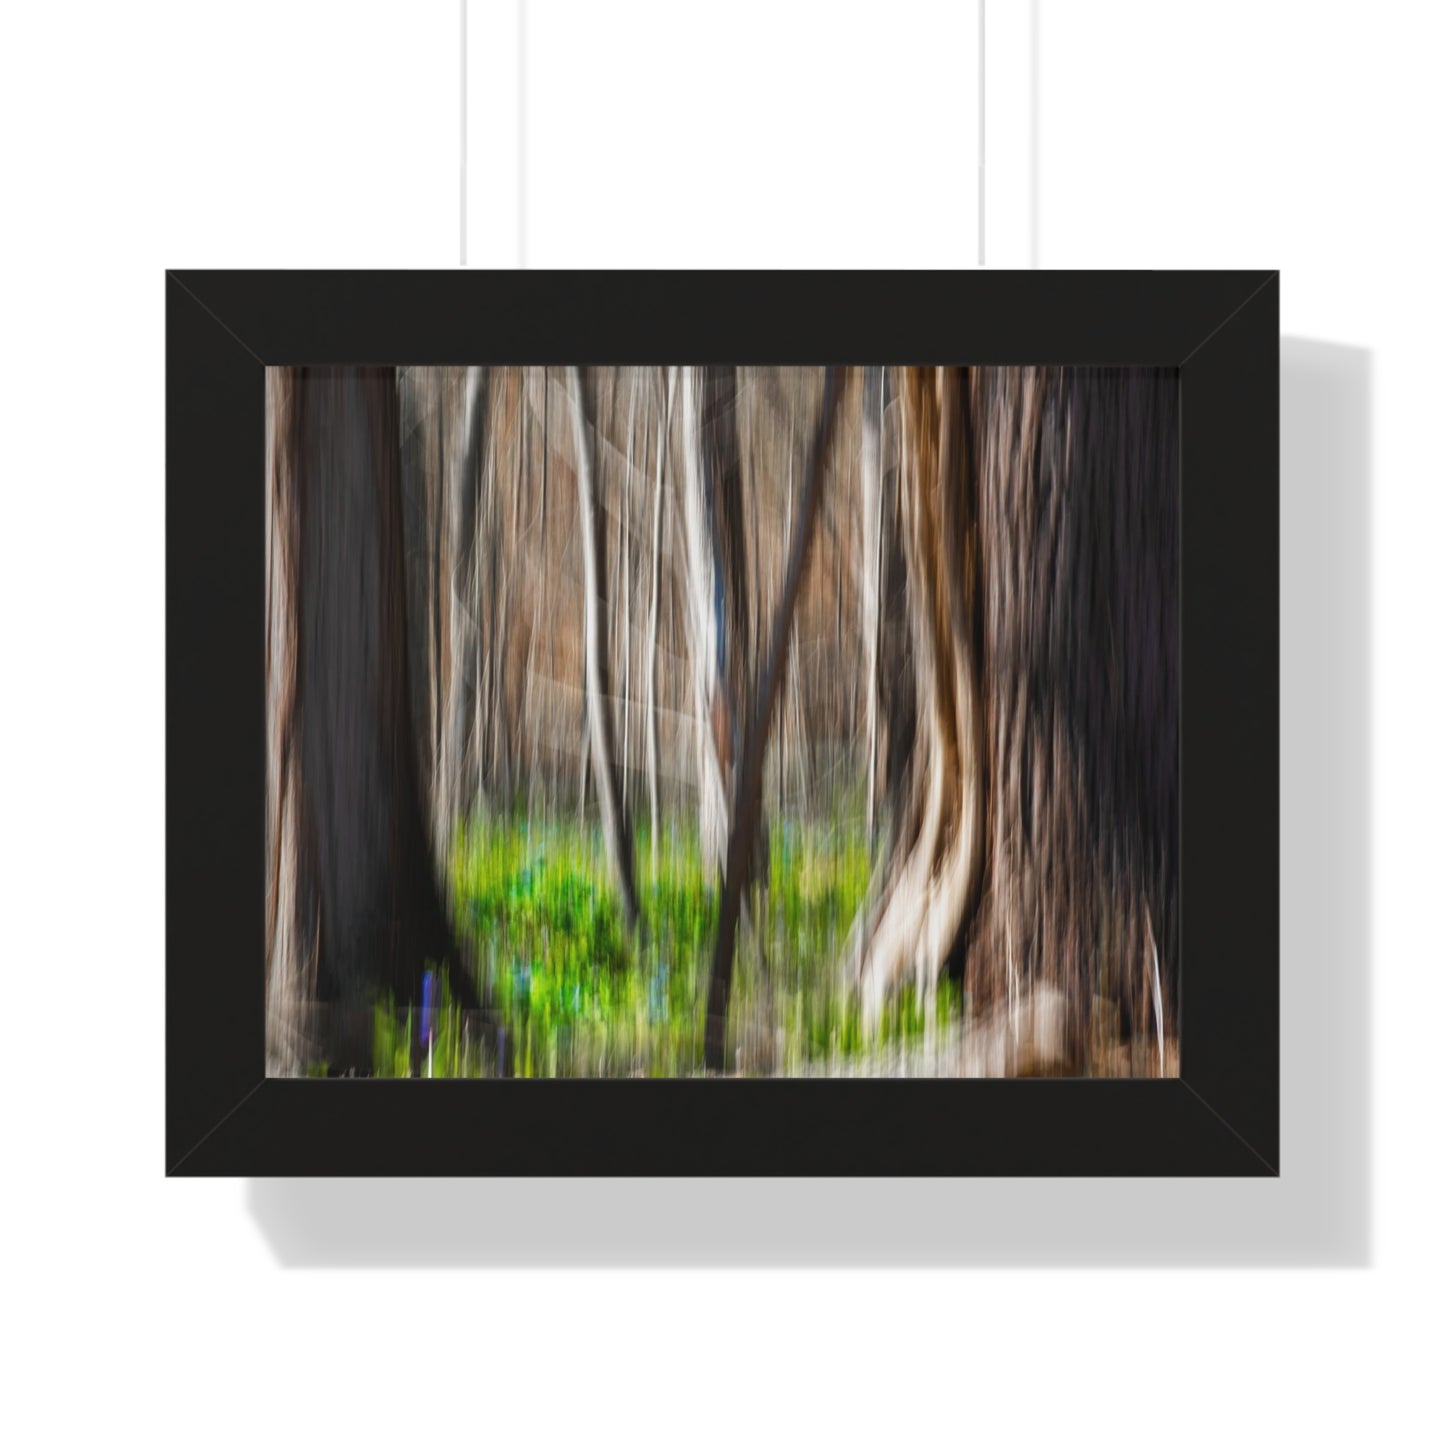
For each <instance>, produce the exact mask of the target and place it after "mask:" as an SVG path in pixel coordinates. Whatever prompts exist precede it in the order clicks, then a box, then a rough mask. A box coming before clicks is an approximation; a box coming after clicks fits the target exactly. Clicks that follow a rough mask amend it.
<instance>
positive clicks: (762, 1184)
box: [248, 339, 1372, 1267]
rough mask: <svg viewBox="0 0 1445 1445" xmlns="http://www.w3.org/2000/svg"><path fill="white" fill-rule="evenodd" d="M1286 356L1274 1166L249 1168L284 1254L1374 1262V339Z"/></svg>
mask: <svg viewBox="0 0 1445 1445" xmlns="http://www.w3.org/2000/svg"><path fill="white" fill-rule="evenodd" d="M1280 372H1281V375H1280V404H1281V418H1280V420H1281V432H1280V439H1281V478H1280V491H1281V496H1280V507H1281V534H1282V543H1281V559H1280V561H1281V603H1280V613H1281V617H1280V622H1281V629H1282V635H1281V652H1282V663H1281V673H1282V676H1281V731H1282V739H1281V742H1282V746H1281V765H1280V789H1281V799H1280V802H1281V817H1282V824H1281V828H1282V836H1281V840H1280V847H1281V872H1280V887H1281V900H1280V902H1281V940H1280V943H1281V949H1282V955H1281V994H1282V997H1281V1003H1282V1017H1283V1033H1282V1040H1281V1043H1282V1066H1283V1072H1284V1077H1283V1081H1282V1084H1283V1087H1282V1102H1281V1109H1282V1120H1281V1127H1282V1141H1283V1142H1282V1168H1281V1176H1280V1178H1278V1179H1253V1180H1228V1179H1210V1180H1187V1179H1179V1180H1166V1179H1145V1180H1121V1179H1070V1180H1009V1179H977V1180H891V1179H860V1180H775V1181H759V1180H746V1179H719V1180H705V1179H673V1180H648V1179H637V1180H632V1179H614V1180H545V1179H498V1180H486V1179H370V1180H321V1179H313V1180H307V1179H258V1180H252V1181H251V1182H250V1185H249V1195H248V1197H249V1202H250V1207H251V1211H252V1214H253V1215H254V1217H255V1220H256V1223H257V1225H258V1226H259V1228H260V1230H261V1232H262V1234H263V1235H264V1236H265V1238H266V1239H267V1241H268V1242H269V1244H270V1245H271V1247H272V1249H273V1250H274V1251H275V1254H276V1256H277V1258H278V1260H279V1261H280V1262H281V1263H282V1264H283V1265H287V1266H299V1267H327V1266H352V1265H363V1266H364V1265H375V1266H388V1265H399V1266H430V1265H436V1266H458V1265H461V1266H465V1265H475V1266H487V1267H506V1266H523V1265H525V1266H536V1265H643V1266H646V1265H678V1264H690V1265H704V1266H706V1265H734V1264H751V1265H805V1266H806V1265H835V1264H853V1265H863V1266H869V1265H887V1266H899V1265H902V1266H907V1265H977V1266H989V1265H1006V1266H1018V1265H1131V1264H1132V1265H1186V1266H1188V1265H1210V1264H1241V1265H1302V1266H1308V1265H1332V1266H1358V1265H1366V1264H1368V1263H1369V1262H1370V1250H1371V1242H1370V1241H1371V1175H1372V1165H1371V1134H1370V1101H1371V1068H1370V1055H1369V1047H1370V973H1369V941H1370V940H1369V923H1370V918H1369V907H1370V903H1369V899H1370V832H1369V829H1370V813H1369V801H1370V790H1369V772H1368V769H1369V743H1370V736H1369V703H1370V675H1371V667H1370V652H1369V646H1370V575H1369V559H1370V525H1371V518H1370V405H1371V394H1370V393H1371V373H1370V354H1369V353H1368V352H1367V351H1363V350H1359V349H1357V348H1352V347H1345V346H1335V345H1330V344H1326V343H1322V342H1314V341H1300V340H1290V339H1285V340H1284V341H1283V342H1282V343H1281V349H1280ZM1240 821H1241V825H1242V826H1248V820H1247V819H1241V820H1240ZM1187 888H1188V881H1187V880H1185V889H1186V896H1187ZM1196 966H1202V965H1196ZM417 1087H418V1088H424V1087H426V1085H425V1084H421V1083H418V1085H417ZM478 1087H482V1086H478ZM643 1087H645V1086H643ZM1141 1087H1148V1086H1147V1085H1144V1086H1141ZM859 1218H867V1219H869V1220H870V1221H871V1222H872V1223H871V1227H870V1228H869V1229H868V1230H866V1231H859V1230H858V1228H857V1221H858V1219H859ZM921 1219H928V1220H933V1221H936V1225H935V1229H934V1232H932V1233H925V1232H920V1230H919V1227H918V1221H919V1220H921ZM880 1225H881V1227H879V1226H880ZM890 1226H891V1227H890Z"/></svg>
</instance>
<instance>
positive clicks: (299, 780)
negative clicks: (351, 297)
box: [266, 368, 477, 1073]
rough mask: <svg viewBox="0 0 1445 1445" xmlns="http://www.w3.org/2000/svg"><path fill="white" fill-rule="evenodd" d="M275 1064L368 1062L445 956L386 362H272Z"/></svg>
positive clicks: (450, 947) (270, 982) (270, 1034)
mask: <svg viewBox="0 0 1445 1445" xmlns="http://www.w3.org/2000/svg"><path fill="white" fill-rule="evenodd" d="M267 388H268V405H269V411H270V427H269V430H268V454H269V455H268V462H269V478H268V483H269V486H268V528H269V530H268V547H267V551H268V557H267V572H268V596H267V612H268V624H267V628H268V632H267V734H268V768H267V787H268V814H267V831H268V854H269V859H270V869H269V874H268V880H267V881H268V886H267V979H266V983H267V1062H268V1071H270V1072H278V1073H292V1072H297V1071H299V1070H301V1069H304V1067H305V1066H306V1065H307V1064H309V1063H311V1062H314V1061H316V1060H318V1059H320V1058H325V1059H326V1060H327V1062H329V1063H330V1064H331V1065H332V1066H333V1067H336V1068H343V1069H344V1068H355V1069H357V1070H360V1071H365V1070H368V1069H370V1067H371V1064H372V1059H371V1036H370V1035H371V1007H372V1004H373V1002H374V1001H375V999H376V998H377V997H378V996H380V995H387V994H389V995H391V996H393V997H395V998H396V999H398V1000H400V1001H411V1000H415V999H417V998H418V997H419V996H420V992H421V981H422V976H423V974H424V972H425V971H426V970H427V969H428V967H442V966H449V967H450V969H451V981H452V987H453V991H454V993H455V994H456V995H457V996H458V997H459V999H460V1001H461V1002H462V1004H463V1006H464V1007H469V1008H475V1007H476V1006H477V1000H476V996H475V992H474V990H473V988H472V985H471V982H470V979H469V978H468V976H467V974H466V972H465V970H463V969H462V968H460V967H458V966H457V965H458V963H459V959H460V954H459V951H458V949H457V946H456V943H455V940H454V939H453V937H452V933H451V928H450V925H449V923H448V920H447V916H446V912H445V909H444V907H443V904H442V900H441V897H440V895H439V893H438V889H437V884H436V871H435V861H434V859H433V855H432V849H431V841H430V836H429V829H428V826H427V822H426V819H425V815H424V810H423V804H422V798H421V794H420V790H419V787H418V782H417V776H416V756H415V749H414V742H413V736H412V730H411V717H410V700H409V691H408V688H409V683H408V668H407V643H406V586H405V576H404V553H403V542H402V527H403V524H402V495H401V452H400V431H399V409H398V397H397V383H396V376H395V373H394V372H393V371H392V370H390V369H389V368H388V369H345V370H334V369H320V370H301V371H295V370H290V369H282V370H272V371H270V372H268V377H267Z"/></svg>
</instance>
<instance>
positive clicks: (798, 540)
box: [703, 367, 838, 1072]
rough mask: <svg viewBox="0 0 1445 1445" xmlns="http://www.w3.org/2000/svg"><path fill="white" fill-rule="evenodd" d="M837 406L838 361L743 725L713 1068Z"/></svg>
mask: <svg viewBox="0 0 1445 1445" xmlns="http://www.w3.org/2000/svg"><path fill="white" fill-rule="evenodd" d="M837 413H838V375H837V371H836V369H835V368H832V367H830V368H829V369H828V372H827V374H826V378H825V381H824V385H823V406H822V415H821V417H820V418H819V421H818V428H817V431H816V433H815V434H814V437H813V441H812V447H811V450H810V453H809V457H808V467H807V481H806V482H805V484H804V490H803V498H802V501H801V503H800V504H799V508H798V516H797V525H796V530H795V531H794V534H793V541H792V547H791V549H790V552H789V555H788V564H787V571H786V572H785V573H784V576H783V585H782V589H781V591H780V593H779V595H778V603H777V608H776V611H775V612H774V615H773V629H772V637H771V639H770V641H769V644H768V653H767V659H766V663H765V665H764V667H763V670H762V672H761V674H760V681H759V684H758V689H757V694H756V698H755V700H754V703H753V707H752V709H751V712H750V714H749V716H748V717H747V719H746V720H745V727H744V728H743V736H742V756H741V761H740V763H739V766H738V777H737V787H736V790H735V793H734V798H735V801H736V807H735V809H734V811H733V814H732V821H731V826H730V828H729V832H728V839H727V851H726V854H725V855H724V864H723V881H722V895H721V898H720V900H719V904H718V925H717V940H716V943H715V945H714V951H713V961H712V973H711V977H710V979H709V981H708V1003H707V1022H706V1026H705V1032H704V1039H703V1059H704V1063H705V1064H706V1066H707V1068H708V1069H709V1070H710V1071H713V1072H718V1071H721V1070H722V1069H723V1068H724V1067H725V1065H726V1052H727V1016H728V1001H729V998H730V996H731V990H732V972H733V959H734V957H735V955H736V950H737V929H738V919H739V916H740V914H741V912H742V907H743V890H744V888H745V887H746V886H747V884H748V882H749V880H750V878H751V877H752V876H753V875H754V872H755V868H756V856H757V842H758V837H759V833H760V829H761V826H762V812H763V759H764V757H765V756H766V754H767V745H768V733H769V731H770V728H771V725H772V717H773V712H774V709H775V706H776V704H777V700H778V693H779V691H780V687H781V683H782V678H783V671H784V668H785V665H786V664H785V659H786V657H787V651H788V642H789V638H790V636H791V633H792V628H793V613H794V611H795V609H796V607H797V602H798V593H799V591H800V590H801V588H802V585H803V573H804V570H805V569H806V567H807V564H808V554H809V551H810V549H811V546H812V539H813V534H814V532H815V531H816V523H817V518H818V503H819V500H820V498H821V497H822V492H823V466H824V463H825V461H826V459H827V455H828V450H829V442H830V440H831V438H832V435H833V428H834V423H835V421H836V418H837Z"/></svg>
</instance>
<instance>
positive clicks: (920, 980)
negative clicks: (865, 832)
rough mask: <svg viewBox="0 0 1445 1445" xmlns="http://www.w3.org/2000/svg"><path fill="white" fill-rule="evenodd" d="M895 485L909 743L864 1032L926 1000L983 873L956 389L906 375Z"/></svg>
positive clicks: (970, 534) (955, 384)
mask: <svg viewBox="0 0 1445 1445" xmlns="http://www.w3.org/2000/svg"><path fill="white" fill-rule="evenodd" d="M900 402H901V406H902V416H901V421H902V427H903V436H904V444H903V470H902V475H901V477H900V494H901V500H902V509H901V510H902V521H903V540H904V552H905V556H906V559H907V562H906V565H907V570H908V598H907V601H908V620H909V628H910V632H911V642H912V648H911V652H912V659H913V668H914V674H915V678H916V688H917V722H916V735H915V738H914V742H913V747H912V750H911V754H910V757H909V761H908V766H907V768H906V770H905V771H904V772H903V773H902V774H901V775H900V777H899V779H898V781H899V785H900V790H901V791H900V794H899V796H898V797H897V798H896V799H895V802H894V811H895V816H894V824H893V830H892V832H893V846H892V849H891V852H890V856H889V859H888V862H887V865H886V867H885V869H884V871H883V874H882V876H881V886H880V887H879V889H878V890H877V893H876V895H875V898H874V900H873V902H872V905H871V908H870V910H869V912H868V914H867V915H866V916H865V921H864V925H863V931H862V934H861V940H860V941H861V943H862V948H861V952H860V955H859V962H858V970H859V984H860V988H861V993H862V1002H863V1014H864V1019H865V1022H868V1023H872V1022H874V1021H876V1019H877V1018H878V1016H879V1014H880V1013H881V1011H882V1006H883V1001H884V999H885V997H886V995H887V993H888V991H889V990H890V989H891V988H893V987H894V986H895V985H896V984H897V983H898V982H899V981H900V980H901V979H903V978H904V977H911V979H912V981H913V983H914V985H915V986H916V987H917V988H919V989H920V990H922V991H924V992H925V993H928V992H931V990H932V987H933V985H934V984H935V982H936V981H937V978H938V974H939V971H940V969H941V968H942V966H943V964H944V963H945V961H946V960H947V958H948V957H949V955H950V953H951V952H952V950H953V948H954V946H955V943H956V941H957V939H958V936H959V932H960V930H961V928H962V926H963V923H964V921H965V919H966V916H967V913H968V910H969V909H970V908H971V906H972V905H973V903H974V902H975V900H976V897H977V892H978V887H979V879H980V877H981V874H982V869H983V820H984V793H983V782H984V737H983V714H982V705H981V702H980V697H979V672H980V663H979V655H978V633H979V614H978V606H979V602H978V563H977V550H978V542H977V519H976V515H975V508H974V502H973V488H972V477H971V471H972V460H971V457H970V446H969V432H968V424H967V420H968V419H967V412H966V409H965V406H964V379H963V375H962V373H961V372H960V371H959V370H957V369H956V368H952V367H941V368H909V369H908V370H907V371H906V372H905V373H904V375H903V377H902V382H901V388H900Z"/></svg>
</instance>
